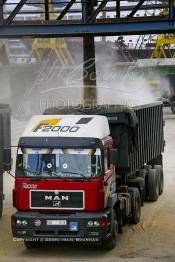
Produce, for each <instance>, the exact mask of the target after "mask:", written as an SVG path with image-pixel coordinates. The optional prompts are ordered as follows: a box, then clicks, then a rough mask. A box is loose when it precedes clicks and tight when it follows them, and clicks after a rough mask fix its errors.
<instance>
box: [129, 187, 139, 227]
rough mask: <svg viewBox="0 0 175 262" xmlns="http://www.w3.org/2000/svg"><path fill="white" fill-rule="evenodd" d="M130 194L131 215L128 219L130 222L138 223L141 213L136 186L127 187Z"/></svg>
mask: <svg viewBox="0 0 175 262" xmlns="http://www.w3.org/2000/svg"><path fill="white" fill-rule="evenodd" d="M129 193H130V195H131V217H130V219H129V222H130V224H138V223H139V221H140V214H141V199H140V193H139V190H138V188H135V187H132V188H129Z"/></svg>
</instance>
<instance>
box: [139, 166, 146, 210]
mask: <svg viewBox="0 0 175 262" xmlns="http://www.w3.org/2000/svg"><path fill="white" fill-rule="evenodd" d="M146 174H147V171H146V169H140V170H139V172H138V176H139V177H142V178H143V184H142V188H141V194H142V195H141V197H142V201H144V200H147V199H148V194H147V188H146ZM142 205H143V203H142Z"/></svg>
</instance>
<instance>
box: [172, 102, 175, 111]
mask: <svg viewBox="0 0 175 262" xmlns="http://www.w3.org/2000/svg"><path fill="white" fill-rule="evenodd" d="M171 111H172V113H173V114H175V101H173V102H171Z"/></svg>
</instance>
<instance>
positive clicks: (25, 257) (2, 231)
mask: <svg viewBox="0 0 175 262" xmlns="http://www.w3.org/2000/svg"><path fill="white" fill-rule="evenodd" d="M165 120H166V127H165V138H166V144H167V146H166V151H165V154H164V172H165V191H164V194H163V195H162V196H161V197H160V198H159V200H158V202H156V203H145V205H144V207H143V209H142V216H141V222H140V223H139V224H138V225H136V226H126V227H125V228H124V233H123V234H122V235H120V236H119V240H118V244H117V246H116V248H115V249H114V250H112V251H110V252H105V251H102V250H100V248H99V247H98V246H96V245H95V244H91V245H90V244H89V245H83V244H81V245H80V244H79V245H78V244H72V243H71V244H68V243H64V244H50V243H48V244H45V245H43V246H42V247H40V248H39V249H37V250H32V251H28V250H25V248H24V246H23V243H21V242H20V243H17V242H14V241H13V240H12V235H11V230H10V215H11V213H12V212H14V210H13V208H12V202H11V189H12V186H13V179H12V178H11V177H9V175H5V181H4V182H5V183H4V184H5V194H6V200H5V207H4V215H3V217H2V220H1V221H0V261H21V262H22V261H31V260H33V261H58V262H61V261H71V262H77V261H83V262H86V261H98V260H99V261H111V262H112V261H117V262H120V261H121V262H123V261H124V262H128V261H129V262H137V261H138V262H142V261H143V262H147V261H148V262H151V261H160V262H162V261H169V262H171V261H172V262H174V261H175V208H174V207H175V190H174V187H175V174H174V170H175V116H173V115H172V114H171V113H170V111H169V110H168V109H166V110H165ZM12 126H13V127H15V128H14V129H13V145H16V143H17V138H18V136H19V135H20V133H21V132H22V130H23V127H24V126H25V122H18V121H13V124H12ZM14 152H15V149H14Z"/></svg>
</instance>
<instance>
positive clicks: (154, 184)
mask: <svg viewBox="0 0 175 262" xmlns="http://www.w3.org/2000/svg"><path fill="white" fill-rule="evenodd" d="M158 197H159V172H158V171H157V170H156V169H150V170H149V173H148V198H149V201H157V199H158Z"/></svg>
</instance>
